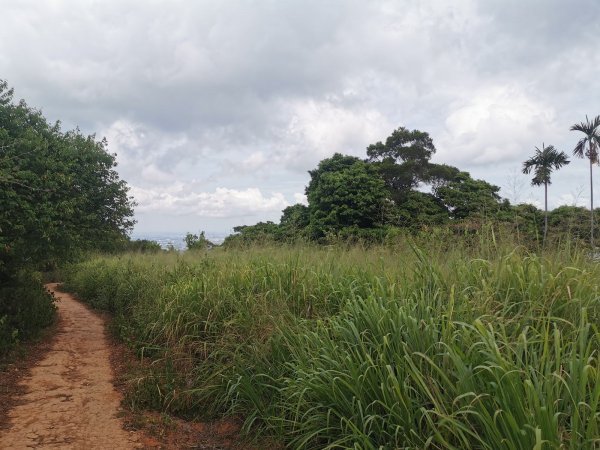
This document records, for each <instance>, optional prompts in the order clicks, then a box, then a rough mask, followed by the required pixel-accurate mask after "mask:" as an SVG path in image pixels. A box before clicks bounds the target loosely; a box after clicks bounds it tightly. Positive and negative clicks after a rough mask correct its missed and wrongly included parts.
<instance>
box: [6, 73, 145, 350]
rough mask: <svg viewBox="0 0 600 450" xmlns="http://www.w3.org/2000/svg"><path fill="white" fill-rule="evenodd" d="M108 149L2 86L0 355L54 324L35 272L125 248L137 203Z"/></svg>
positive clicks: (102, 142)
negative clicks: (79, 257) (50, 119)
mask: <svg viewBox="0 0 600 450" xmlns="http://www.w3.org/2000/svg"><path fill="white" fill-rule="evenodd" d="M106 145H107V144H106V141H105V140H101V141H98V140H96V138H95V136H93V135H92V136H84V135H83V134H81V132H80V131H79V130H73V131H68V132H63V131H61V129H60V124H59V123H58V122H57V123H55V124H53V125H52V124H49V123H48V121H47V120H46V119H45V118H44V116H43V115H42V113H41V112H40V111H39V110H36V109H34V108H31V107H30V106H28V105H27V104H26V103H25V101H23V100H21V101H20V102H18V103H15V102H13V90H12V89H9V88H8V85H7V83H6V82H5V81H2V80H0V205H1V207H0V335H1V336H2V337H0V344H2V347H0V352H2V351H4V350H6V348H7V347H5V346H8V345H9V344H10V343H11V342H12V343H14V341H15V340H19V339H22V338H26V337H28V336H30V335H33V334H35V333H37V331H38V330H39V329H40V327H43V326H45V325H47V324H48V323H49V322H50V320H51V318H52V317H53V313H54V308H53V306H52V302H51V301H50V300H49V299H48V296H47V295H45V294H43V288H42V286H41V282H42V280H41V278H40V277H37V276H35V275H34V273H35V271H36V270H47V269H52V268H55V267H56V265H57V263H58V262H60V261H65V260H67V259H69V258H72V257H74V256H76V255H78V254H80V253H81V252H84V251H87V250H116V249H119V248H123V247H124V246H125V244H126V242H127V238H126V232H127V231H128V230H130V229H131V228H132V226H133V224H134V221H133V220H131V216H132V215H133V201H132V199H131V198H129V197H128V195H127V190H128V188H127V186H126V184H125V182H124V181H122V180H120V179H119V177H118V175H117V172H116V171H115V169H114V168H115V166H116V162H115V155H111V154H109V153H108V152H107V151H106ZM9 338H10V339H9Z"/></svg>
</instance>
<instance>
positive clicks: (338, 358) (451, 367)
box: [68, 245, 600, 449]
mask: <svg viewBox="0 0 600 450" xmlns="http://www.w3.org/2000/svg"><path fill="white" fill-rule="evenodd" d="M423 248H425V250H422V249H418V248H416V247H411V246H409V245H403V246H399V247H395V248H393V249H390V248H378V247H374V248H369V249H361V248H347V249H339V248H313V247H303V246H299V247H278V248H260V249H258V248H257V249H250V250H246V251H237V250H233V251H221V250H212V251H210V252H206V253H204V254H194V255H187V256H186V255H183V256H176V255H154V256H147V255H142V256H140V255H137V256H135V257H133V256H132V257H108V258H105V257H98V258H95V259H93V260H90V261H87V262H85V263H82V264H79V265H77V266H74V267H73V268H72V269H71V271H70V272H69V276H68V285H69V286H70V288H71V289H73V290H75V291H76V292H78V293H79V294H80V295H81V296H82V298H84V299H86V300H88V301H90V302H91V303H92V304H94V305H96V306H99V307H103V308H106V309H109V310H111V311H113V312H114V313H115V314H116V315H117V317H119V318H120V319H119V323H120V325H119V332H120V333H121V336H122V337H124V338H125V339H127V340H128V341H129V342H130V343H131V345H133V346H135V347H136V348H137V349H138V350H139V352H140V353H142V354H144V355H145V356H146V357H147V358H146V360H147V361H148V370H147V371H146V372H144V373H143V374H141V375H140V376H139V378H138V380H137V381H138V383H137V384H136V386H137V391H136V392H135V393H134V394H133V395H134V397H135V398H136V399H137V400H136V401H138V402H140V404H144V405H146V406H152V407H156V408H160V409H164V410H170V411H172V412H178V413H180V414H182V415H188V416H198V415H206V414H209V415H210V414H223V413H227V414H234V415H238V416H240V417H243V418H244V420H245V429H246V430H247V431H252V432H253V433H256V432H262V433H265V434H269V435H273V436H276V437H278V438H279V439H280V440H281V441H282V442H284V443H286V445H288V446H289V447H291V448H306V449H309V448H310V449H312V448H314V449H321V448H360V449H380V448H435V449H447V448H448V449H450V448H453V449H459V448H477V449H551V448H571V449H579V448H584V449H585V448H587V449H593V448H597V447H598V445H600V440H599V438H598V436H599V434H600V431H599V430H598V427H599V423H598V422H599V420H600V408H599V402H600V383H599V381H600V379H599V377H600V373H599V371H598V370H599V365H598V350H599V349H600V334H599V332H598V328H597V324H598V319H600V317H599V315H600V309H599V300H598V298H599V297H598V288H597V286H596V284H595V282H594V280H595V279H596V278H597V277H598V275H599V269H598V267H597V265H596V264H595V263H593V262H591V261H589V260H588V259H587V258H585V256H584V255H583V254H580V253H578V252H577V251H574V250H572V249H569V250H568V251H556V252H553V253H545V254H544V255H543V256H538V255H535V254H531V253H529V252H527V251H525V250H524V249H522V248H516V249H514V248H499V247H497V248H496V251H495V252H491V251H489V248H487V247H486V250H485V251H481V249H479V248H472V247H463V248H461V247H460V246H457V248H455V249H454V250H451V251H448V250H447V249H444V248H443V247H442V246H434V245H430V246H429V247H423Z"/></svg>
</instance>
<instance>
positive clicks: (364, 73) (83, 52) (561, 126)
mask: <svg viewBox="0 0 600 450" xmlns="http://www.w3.org/2000/svg"><path fill="white" fill-rule="evenodd" d="M0 6H1V10H2V26H1V27H0V79H6V80H7V81H8V83H9V85H11V86H12V87H14V88H15V93H16V96H17V97H18V98H24V99H25V100H26V101H27V102H28V103H29V104H30V105H32V106H36V107H39V108H41V109H42V111H43V112H44V114H45V115H46V116H47V117H48V118H49V119H51V120H57V119H60V120H61V121H62V123H63V125H64V128H65V129H68V128H73V127H75V126H79V127H80V128H81V129H82V130H83V131H84V132H88V133H93V132H95V133H96V134H97V135H98V136H99V137H101V136H106V138H107V139H108V141H109V149H110V151H111V152H116V153H117V154H118V161H119V166H118V170H119V173H120V175H121V177H122V178H123V179H125V180H126V181H127V182H128V183H129V185H130V186H131V193H132V194H133V195H134V196H135V198H136V200H137V202H138V206H137V208H136V218H137V220H138V225H137V226H136V231H137V232H152V231H198V230H201V229H203V230H210V231H225V232H226V231H229V230H230V229H231V227H233V226H234V225H240V224H252V223H256V222H257V221H260V220H275V221H277V220H278V219H279V217H280V215H281V210H282V209H283V208H284V207H286V206H288V205H290V204H293V203H296V202H298V201H303V193H304V187H305V185H306V184H307V181H308V178H309V177H308V174H307V171H308V170H310V169H312V168H314V167H315V166H316V165H317V164H318V162H319V161H320V160H321V159H323V158H325V157H328V156H330V155H332V154H333V153H335V152H342V153H346V154H352V155H357V156H361V157H364V156H365V148H366V146H367V145H368V144H370V143H373V142H376V141H378V140H384V139H385V138H386V137H387V136H388V135H389V134H390V133H391V132H392V131H393V130H394V129H395V128H397V127H399V126H405V127H407V128H410V129H419V130H423V131H427V132H429V133H430V135H431V136H432V137H433V139H434V142H435V144H436V147H437V153H436V155H435V156H434V158H433V160H434V161H435V162H444V163H448V164H452V165H455V166H457V167H459V168H461V169H463V170H467V171H469V172H471V173H472V175H473V176H474V177H477V178H483V179H486V180H488V181H490V182H493V183H494V184H496V185H498V186H501V187H502V188H503V190H502V194H503V195H504V196H505V197H507V198H509V199H510V200H511V201H519V202H521V201H531V202H536V201H537V202H538V205H539V204H541V202H540V201H539V200H540V199H541V196H542V191H541V189H534V188H531V187H530V186H529V181H528V178H527V177H525V176H523V175H521V174H520V167H521V164H522V162H523V161H524V160H525V159H527V158H528V157H529V156H530V155H531V154H532V153H533V150H534V148H535V147H536V146H538V147H539V146H541V145H542V142H544V143H546V144H553V145H555V146H556V147H557V148H558V149H560V150H564V151H566V152H568V153H571V150H572V148H573V147H574V145H575V143H576V142H577V140H578V139H579V136H578V135H577V134H576V133H574V132H571V131H569V127H570V126H571V125H572V124H574V123H576V122H581V121H582V120H585V116H586V114H587V115H589V116H590V117H591V116H596V115H598V114H600V50H599V48H598V44H599V42H600V1H598V0H569V1H567V0H518V1H517V0H453V1H447V0H438V1H429V0H421V1H416V0H415V1H399V0H398V1H364V0H357V1H352V0H344V1H341V0H339V1H335V0H315V1H312V0H298V1H285V0H272V1H267V0H264V1H259V0H255V1H250V0H247V1H241V0H240V1H228V0H222V1H221V0H212V1H173V0H171V1H150V0H144V1H142V0H140V1H128V0H127V1H126V0H119V1H90V0H73V1H60V0H48V1H43V2H40V1H38V0H0ZM587 173H588V172H587V166H586V163H585V162H584V161H583V160H574V161H573V162H572V164H571V165H570V166H568V167H566V168H565V169H563V170H561V171H560V172H557V173H556V174H555V175H554V178H553V185H552V187H551V190H550V197H551V198H550V206H551V207H555V206H558V205H560V204H573V203H579V204H587V202H588V201H589V181H588V178H587V177H588V175H587ZM598 176H600V172H599V173H598Z"/></svg>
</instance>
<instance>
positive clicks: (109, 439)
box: [0, 283, 281, 450]
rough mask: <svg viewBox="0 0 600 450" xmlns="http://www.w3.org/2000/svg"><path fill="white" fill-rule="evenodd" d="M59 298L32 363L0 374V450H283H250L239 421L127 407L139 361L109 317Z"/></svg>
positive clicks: (24, 361) (18, 363)
mask: <svg viewBox="0 0 600 450" xmlns="http://www.w3.org/2000/svg"><path fill="white" fill-rule="evenodd" d="M47 288H48V289H49V290H50V291H51V292H52V293H53V294H54V296H55V297H56V299H57V302H56V304H57V306H58V321H57V324H56V325H55V326H53V327H51V329H50V330H47V332H46V333H45V335H44V336H43V338H45V339H40V340H39V341H38V342H37V343H36V345H35V347H34V346H30V349H29V351H28V352H27V356H26V357H23V358H18V359H15V358H14V355H13V361H12V363H10V364H7V365H5V367H4V368H2V369H0V405H1V407H0V449H27V448H36V449H37V448H60V449H86V450H89V449H134V448H143V449H165V450H170V449H186V448H196V449H210V450H253V449H259V448H274V449H276V448H281V447H280V446H278V445H277V444H275V443H272V442H268V443H267V442H262V443H261V444H259V445H258V446H256V445H250V444H249V443H248V442H247V440H246V439H243V438H242V437H241V436H240V433H239V431H240V424H239V422H238V421H236V420H234V419H224V420H220V421H216V422H212V423H204V422H192V421H184V420H181V419H177V418H174V417H171V416H168V415H166V414H161V413H157V412H150V411H134V410H132V409H131V408H129V407H128V406H127V405H126V404H122V399H123V397H124V393H125V391H126V390H127V383H126V380H127V373H128V371H130V370H131V369H132V364H133V365H134V366H135V364H136V363H135V361H136V359H137V358H136V357H135V355H133V354H132V353H131V352H130V351H129V350H128V349H127V348H126V346H125V345H124V344H122V343H120V342H118V341H117V340H116V339H115V338H114V337H112V336H111V335H110V334H109V333H107V332H106V324H107V322H108V321H109V320H110V317H109V316H108V315H106V314H104V315H103V314H98V313H96V312H94V311H91V310H90V309H88V308H87V307H86V306H85V305H84V304H82V303H80V302H79V301H77V300H76V299H75V298H74V297H73V296H71V295H70V294H67V293H64V292H60V291H58V290H57V288H58V285H57V283H52V284H48V285H47Z"/></svg>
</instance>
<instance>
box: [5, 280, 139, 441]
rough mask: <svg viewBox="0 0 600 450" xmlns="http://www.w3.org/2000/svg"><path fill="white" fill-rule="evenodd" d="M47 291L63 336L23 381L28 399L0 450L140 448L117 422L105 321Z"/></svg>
mask: <svg viewBox="0 0 600 450" xmlns="http://www.w3.org/2000/svg"><path fill="white" fill-rule="evenodd" d="M48 288H49V289H50V290H51V291H52V292H54V294H55V295H56V297H57V299H58V302H57V305H58V314H59V321H60V327H59V331H58V335H57V336H56V339H55V342H54V343H53V345H52V348H51V349H50V351H49V352H48V354H47V355H46V356H45V358H44V359H43V360H42V361H41V362H40V363H39V364H37V365H36V366H35V367H34V368H33V369H32V370H31V375H30V376H29V377H27V378H25V379H24V380H23V381H22V383H24V384H25V388H26V390H27V393H26V394H25V395H24V396H23V398H22V399H21V400H22V402H21V404H20V405H18V406H16V407H15V408H14V409H13V410H12V411H10V412H9V420H10V422H11V428H10V429H8V430H6V431H3V432H1V434H0V449H26V448H61V449H86V450H89V449H133V448H139V447H141V444H140V443H139V437H138V436H137V435H136V434H135V433H131V432H127V431H124V430H123V429H122V424H121V421H120V420H119V418H117V413H118V411H119V403H120V400H121V397H120V394H119V393H118V392H117V391H116V390H115V389H114V387H113V385H112V383H111V380H112V377H113V373H112V369H111V366H110V363H109V354H110V350H109V347H108V343H107V339H106V336H105V332H104V323H103V321H102V319H101V318H99V317H98V316H96V315H95V314H94V313H92V312H91V311H89V310H88V309H87V308H86V307H85V306H84V305H82V304H81V303H79V302H78V301H76V300H75V299H73V297H72V296H70V295H69V294H65V293H62V292H57V291H56V285H55V284H51V285H48Z"/></svg>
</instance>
